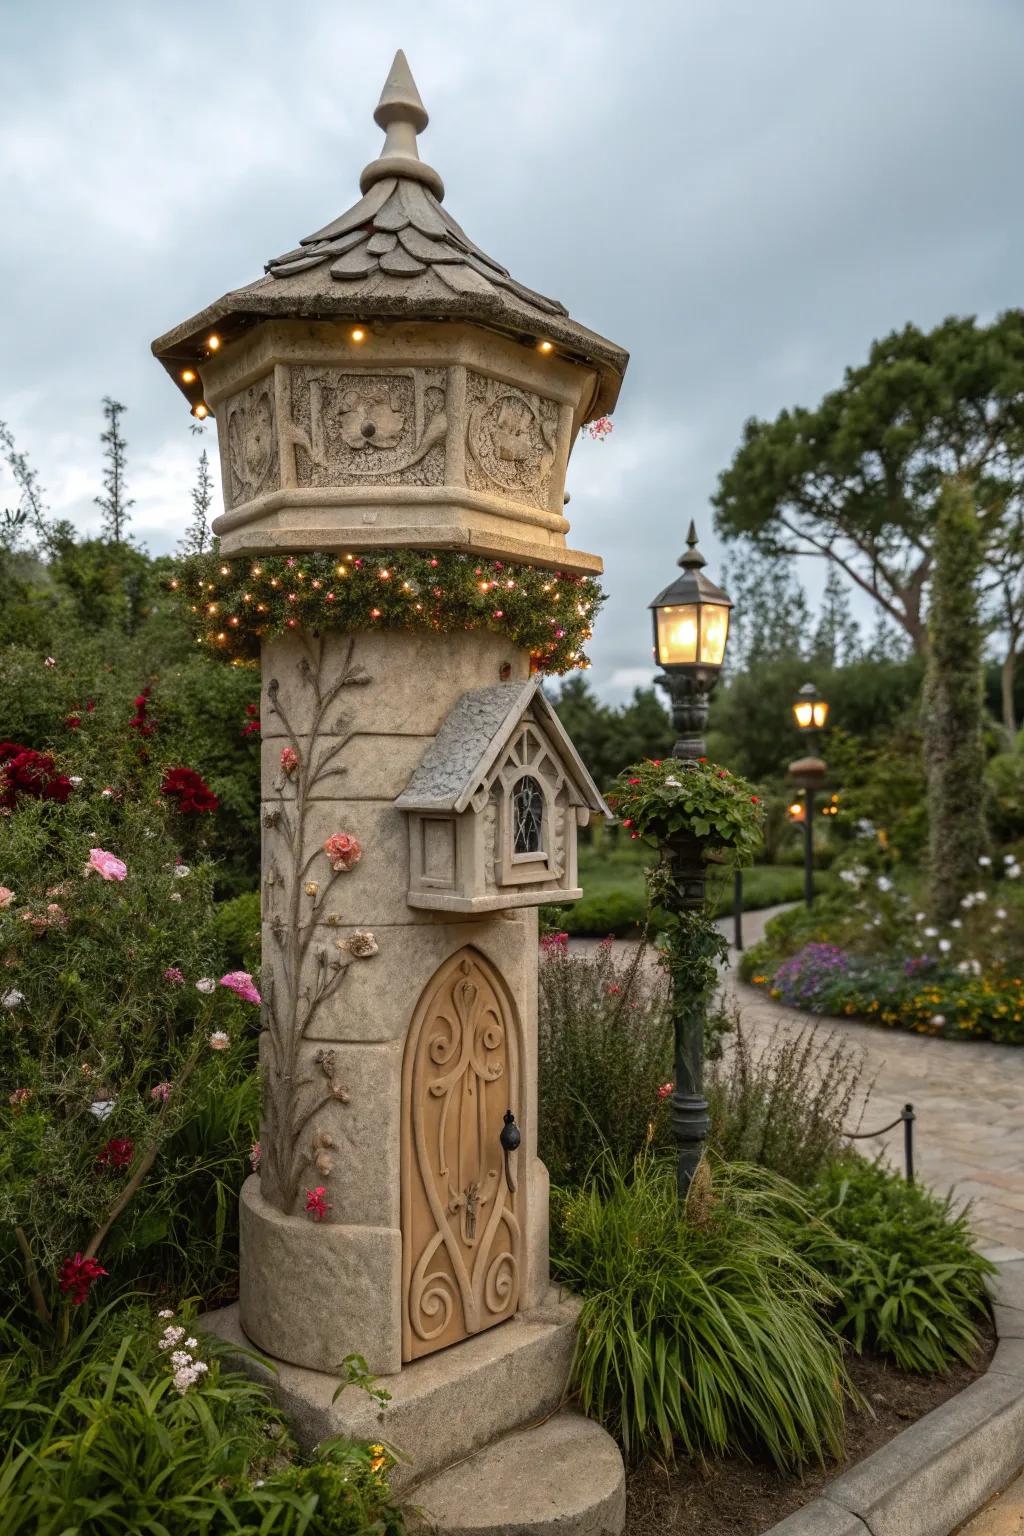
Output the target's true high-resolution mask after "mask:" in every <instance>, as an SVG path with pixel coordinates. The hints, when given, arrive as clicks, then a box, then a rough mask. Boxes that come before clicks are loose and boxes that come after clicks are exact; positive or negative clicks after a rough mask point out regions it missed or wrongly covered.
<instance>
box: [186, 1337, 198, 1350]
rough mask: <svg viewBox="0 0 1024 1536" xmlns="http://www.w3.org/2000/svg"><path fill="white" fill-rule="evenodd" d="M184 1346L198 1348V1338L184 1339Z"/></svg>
mask: <svg viewBox="0 0 1024 1536" xmlns="http://www.w3.org/2000/svg"><path fill="white" fill-rule="evenodd" d="M185 1348H186V1349H198V1348H199V1340H198V1339H186V1340H185Z"/></svg>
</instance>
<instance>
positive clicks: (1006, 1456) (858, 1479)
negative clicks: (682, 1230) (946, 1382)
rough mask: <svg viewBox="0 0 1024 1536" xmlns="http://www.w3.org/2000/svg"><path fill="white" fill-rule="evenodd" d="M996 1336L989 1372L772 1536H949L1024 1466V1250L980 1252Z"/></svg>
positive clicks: (847, 1474) (839, 1480)
mask: <svg viewBox="0 0 1024 1536" xmlns="http://www.w3.org/2000/svg"><path fill="white" fill-rule="evenodd" d="M981 1251H982V1252H983V1253H985V1254H986V1256H987V1257H988V1258H990V1259H991V1260H992V1261H993V1263H994V1264H996V1266H997V1273H996V1274H995V1275H994V1276H993V1277H992V1279H991V1281H990V1282H989V1291H990V1294H991V1297H992V1303H993V1306H992V1311H993V1315H994V1318H995V1327H996V1336H997V1339H998V1344H997V1346H996V1352H995V1354H994V1355H993V1357H992V1362H991V1364H990V1365H989V1368H988V1370H987V1371H986V1372H985V1374H984V1376H979V1377H978V1379H977V1381H974V1382H972V1383H971V1385H970V1386H969V1387H965V1389H964V1390H963V1391H962V1392H958V1393H957V1395H956V1396H955V1397H951V1398H950V1399H949V1401H948V1402H945V1403H943V1404H942V1405H941V1406H940V1407H938V1408H935V1409H933V1410H932V1412H931V1413H929V1414H926V1415H925V1417H924V1418H923V1419H919V1420H918V1421H917V1423H916V1424H911V1425H910V1427H909V1428H908V1429H905V1430H904V1431H903V1432H902V1434H899V1435H897V1436H896V1438H895V1439H894V1440H890V1441H889V1444H888V1445H883V1446H882V1447H881V1448H880V1449H879V1450H877V1451H875V1452H873V1454H872V1455H870V1456H867V1457H865V1459H864V1460H863V1461H861V1462H858V1463H857V1464H856V1466H853V1467H851V1468H850V1470H849V1471H848V1472H843V1473H842V1474H841V1475H840V1476H839V1477H837V1478H836V1479H835V1481H834V1482H832V1483H829V1484H828V1486H827V1487H826V1489H825V1492H824V1493H823V1494H821V1495H819V1497H818V1498H816V1499H813V1500H812V1501H811V1503H810V1504H805V1505H804V1507H803V1509H799V1510H797V1511H796V1512H795V1513H794V1514H792V1515H789V1516H787V1518H786V1519H785V1520H783V1521H782V1522H781V1523H780V1524H778V1525H773V1526H772V1527H771V1529H770V1530H769V1531H766V1532H765V1533H764V1536H950V1533H951V1532H953V1531H955V1530H957V1528H958V1527H959V1526H961V1525H962V1524H963V1523H964V1521H965V1520H968V1519H969V1518H970V1517H971V1515H973V1514H974V1513H975V1512H976V1511H977V1510H978V1509H980V1507H981V1506H982V1505H983V1504H984V1503H985V1501H986V1500H987V1499H989V1498H991V1497H992V1495H993V1494H995V1493H998V1492H999V1490H1000V1489H1002V1488H1004V1487H1005V1486H1006V1485H1007V1483H1009V1482H1010V1481H1011V1479H1012V1478H1013V1477H1014V1475H1015V1473H1017V1472H1018V1471H1019V1469H1020V1467H1021V1465H1022V1464H1024V1253H1022V1252H1020V1251H1019V1250H1018V1249H1015V1248H987V1249H986V1248H983V1249H982V1250H981Z"/></svg>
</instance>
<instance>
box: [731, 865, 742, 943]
mask: <svg viewBox="0 0 1024 1536" xmlns="http://www.w3.org/2000/svg"><path fill="white" fill-rule="evenodd" d="M732 926H733V948H734V949H737V950H740V951H742V949H743V871H742V869H737V870H736V871H735V872H734V874H733V877H732Z"/></svg>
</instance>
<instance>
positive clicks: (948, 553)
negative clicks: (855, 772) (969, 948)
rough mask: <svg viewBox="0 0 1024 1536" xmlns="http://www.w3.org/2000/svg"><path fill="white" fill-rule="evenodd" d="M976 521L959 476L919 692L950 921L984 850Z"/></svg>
mask: <svg viewBox="0 0 1024 1536" xmlns="http://www.w3.org/2000/svg"><path fill="white" fill-rule="evenodd" d="M980 563H981V540H980V535H979V531H978V519H977V516H976V513H975V510H974V504H973V501H972V499H971V493H970V490H969V489H968V487H967V486H966V484H965V483H964V482H962V481H952V480H951V481H949V482H948V483H947V484H946V485H945V486H944V488H943V492H942V495H941V496H940V498H939V503H938V514H937V525H936V531H935V569H934V573H933V578H932V600H931V609H930V611H929V636H930V649H929V654H928V672H927V675H926V678H925V691H924V709H923V719H924V754H925V768H926V771H927V776H928V851H929V865H930V885H931V892H930V894H931V908H932V912H933V914H934V915H935V916H936V917H938V918H942V919H949V918H951V917H953V916H955V914H956V909H957V906H958V904H959V902H960V898H961V897H962V896H964V895H965V894H966V893H967V892H968V891H970V890H973V889H974V886H975V884H976V881H977V870H978V859H979V857H980V855H981V854H983V853H984V852H985V848H986V844H987V836H986V831H985V817H984V795H983V793H982V784H983V780H984V773H985V748H984V743H983V740H982V702H981V694H982V676H981V644H982V632H981V623H980V619H979V614H978V594H977V580H978V573H979V568H980Z"/></svg>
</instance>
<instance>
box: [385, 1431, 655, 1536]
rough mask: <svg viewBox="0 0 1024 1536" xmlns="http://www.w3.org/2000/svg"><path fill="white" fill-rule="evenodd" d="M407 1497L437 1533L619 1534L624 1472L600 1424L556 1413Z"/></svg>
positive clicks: (478, 1535)
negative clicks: (409, 1497)
mask: <svg viewBox="0 0 1024 1536" xmlns="http://www.w3.org/2000/svg"><path fill="white" fill-rule="evenodd" d="M412 1500H413V1503H414V1505H415V1506H416V1507H417V1511H418V1513H419V1517H420V1520H421V1522H422V1524H423V1525H425V1527H426V1528H427V1529H428V1530H430V1531H434V1532H437V1533H438V1536H620V1533H621V1531H622V1528H623V1525H624V1524H625V1520H626V1475H625V1471H624V1469H623V1465H622V1456H621V1455H620V1453H619V1448H618V1446H617V1445H616V1444H615V1441H614V1440H613V1439H612V1437H611V1435H609V1434H608V1432H607V1431H606V1430H603V1429H602V1428H601V1426H600V1424H594V1423H593V1422H592V1421H591V1420H590V1419H585V1418H583V1416H582V1415H581V1414H578V1413H559V1414H556V1415H555V1417H554V1418H552V1419H548V1420H547V1421H546V1422H545V1423H543V1424H537V1425H535V1426H533V1427H532V1428H527V1429H521V1430H519V1431H518V1432H517V1433H515V1434H512V1435H506V1436H505V1437H504V1439H502V1440H496V1441H495V1442H494V1444H493V1445H489V1446H487V1447H486V1448H485V1449H484V1450H482V1451H478V1452H477V1453H476V1455H475V1456H471V1457H470V1458H469V1460H468V1461H463V1462H460V1463H459V1465H458V1466H455V1467H451V1468H450V1469H449V1470H448V1471H447V1472H442V1473H441V1474H440V1475H439V1476H438V1477H434V1478H431V1480H430V1481H429V1482H428V1483H426V1484H424V1485H422V1486H421V1487H419V1488H417V1489H416V1490H415V1492H414V1494H413V1496H412Z"/></svg>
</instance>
